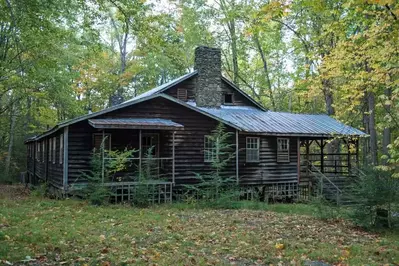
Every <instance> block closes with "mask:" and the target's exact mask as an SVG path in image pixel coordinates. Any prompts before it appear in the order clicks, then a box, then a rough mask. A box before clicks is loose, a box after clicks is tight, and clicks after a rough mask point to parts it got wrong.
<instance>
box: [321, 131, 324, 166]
mask: <svg viewBox="0 0 399 266" xmlns="http://www.w3.org/2000/svg"><path fill="white" fill-rule="evenodd" d="M320 170H321V172H322V173H324V141H323V139H321V140H320Z"/></svg>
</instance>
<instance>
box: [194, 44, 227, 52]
mask: <svg viewBox="0 0 399 266" xmlns="http://www.w3.org/2000/svg"><path fill="white" fill-rule="evenodd" d="M195 50H214V51H219V52H221V51H222V49H220V48H217V47H210V46H206V45H199V46H197V47H195Z"/></svg>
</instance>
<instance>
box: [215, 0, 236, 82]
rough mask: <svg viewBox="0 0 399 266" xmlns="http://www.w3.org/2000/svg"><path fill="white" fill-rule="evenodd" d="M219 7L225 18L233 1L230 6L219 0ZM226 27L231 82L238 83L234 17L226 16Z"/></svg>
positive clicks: (223, 0)
mask: <svg viewBox="0 0 399 266" xmlns="http://www.w3.org/2000/svg"><path fill="white" fill-rule="evenodd" d="M220 8H221V9H222V11H223V13H224V15H225V16H226V18H228V17H229V10H234V8H235V2H234V0H232V1H231V3H230V7H228V6H227V3H226V2H225V0H221V1H220ZM227 28H228V30H229V34H230V39H231V56H232V58H233V82H234V83H235V84H237V85H238V79H239V76H238V55H237V33H236V22H235V19H234V18H228V20H227Z"/></svg>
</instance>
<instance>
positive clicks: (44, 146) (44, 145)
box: [42, 140, 46, 163]
mask: <svg viewBox="0 0 399 266" xmlns="http://www.w3.org/2000/svg"><path fill="white" fill-rule="evenodd" d="M45 148H46V142H45V141H44V140H43V141H42V162H43V163H44V158H45V157H46V156H45V155H46V153H45V152H44V151H45V150H46V149H45Z"/></svg>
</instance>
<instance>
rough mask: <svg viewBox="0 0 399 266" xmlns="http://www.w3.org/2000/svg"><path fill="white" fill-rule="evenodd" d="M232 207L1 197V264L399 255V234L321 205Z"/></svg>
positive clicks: (337, 259)
mask: <svg viewBox="0 0 399 266" xmlns="http://www.w3.org/2000/svg"><path fill="white" fill-rule="evenodd" d="M234 207H235V208H236V209H219V210H215V209H206V208H202V209H201V208H193V207H192V205H186V204H172V205H161V206H155V207H152V208H146V209H139V208H133V207H130V206H121V205H112V206H102V207H95V206H91V205H89V204H87V203H86V202H84V201H76V200H64V201H56V200H49V199H41V198H37V197H32V196H30V197H25V198H21V199H17V200H14V199H13V200H11V199H7V198H5V199H4V198H3V199H0V264H1V260H3V261H10V262H19V261H21V260H26V258H28V259H29V258H31V259H35V260H36V262H43V263H49V264H58V263H66V264H67V265H71V264H75V265H98V264H102V265H110V264H112V265H115V264H117V265H123V264H126V265H128V264H134V265H149V264H157V265H229V264H236V265H255V264H258V265H269V264H275V265H276V264H279V263H281V264H283V265H286V264H292V265H303V263H304V262H305V261H309V260H310V261H316V260H317V261H324V262H327V263H330V264H340V265H362V264H367V265H382V264H388V265H389V264H392V265H393V264H398V263H399V242H398V240H399V236H398V235H397V234H371V233H367V232H364V231H361V230H359V229H356V228H353V227H352V226H351V225H350V224H349V223H348V222H345V221H344V220H339V221H337V220H335V221H331V222H326V221H322V220H319V219H316V218H315V217H312V215H314V214H315V208H313V207H312V206H308V205H303V204H291V205H284V204H276V205H265V204H262V203H252V202H241V203H237V204H236V206H234ZM242 208H244V209H242ZM245 208H246V209H245ZM248 208H249V209H248ZM250 209H252V210H250ZM304 214H305V215H304ZM27 256H28V257H27Z"/></svg>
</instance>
